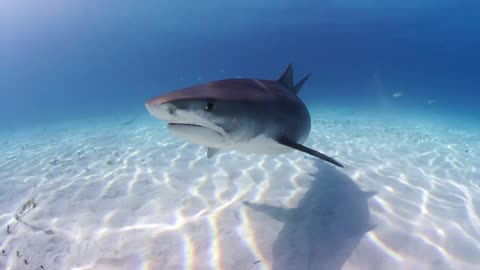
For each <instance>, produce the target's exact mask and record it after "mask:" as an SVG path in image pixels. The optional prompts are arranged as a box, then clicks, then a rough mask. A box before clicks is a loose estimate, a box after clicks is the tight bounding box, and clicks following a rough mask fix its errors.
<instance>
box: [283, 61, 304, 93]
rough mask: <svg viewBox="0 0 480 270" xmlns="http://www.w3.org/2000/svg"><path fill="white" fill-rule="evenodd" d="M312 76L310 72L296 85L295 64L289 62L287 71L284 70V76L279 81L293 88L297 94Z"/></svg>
mask: <svg viewBox="0 0 480 270" xmlns="http://www.w3.org/2000/svg"><path fill="white" fill-rule="evenodd" d="M310 76H311V74H308V75H307V76H305V77H304V78H303V79H301V80H300V81H299V82H298V83H297V84H296V85H295V84H294V82H293V66H292V64H289V65H288V67H287V69H286V70H285V72H283V74H282V76H281V77H280V79H278V80H277V81H278V82H279V83H281V84H282V85H283V86H285V87H286V88H288V89H290V90H292V91H293V92H294V93H295V94H298V92H299V91H300V89H301V88H302V86H303V84H304V83H305V82H306V81H307V80H308V78H310Z"/></svg>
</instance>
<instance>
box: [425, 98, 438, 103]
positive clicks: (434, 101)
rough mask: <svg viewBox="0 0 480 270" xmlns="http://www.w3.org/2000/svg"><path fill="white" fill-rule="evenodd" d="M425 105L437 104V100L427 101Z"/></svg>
mask: <svg viewBox="0 0 480 270" xmlns="http://www.w3.org/2000/svg"><path fill="white" fill-rule="evenodd" d="M427 103H428V104H433V103H437V100H435V99H429V100H428V101H427Z"/></svg>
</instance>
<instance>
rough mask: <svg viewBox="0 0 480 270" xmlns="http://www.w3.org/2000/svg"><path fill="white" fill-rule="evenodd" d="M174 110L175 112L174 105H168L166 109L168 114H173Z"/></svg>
mask: <svg viewBox="0 0 480 270" xmlns="http://www.w3.org/2000/svg"><path fill="white" fill-rule="evenodd" d="M176 110H177V107H175V105H169V106H168V109H167V111H168V113H169V114H175V111H176Z"/></svg>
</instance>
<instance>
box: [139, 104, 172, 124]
mask: <svg viewBox="0 0 480 270" xmlns="http://www.w3.org/2000/svg"><path fill="white" fill-rule="evenodd" d="M145 107H146V108H147V110H148V112H149V113H150V114H151V115H153V116H155V117H156V118H158V119H161V120H164V121H167V122H169V121H172V120H173V119H174V118H175V116H176V111H177V107H176V106H175V105H174V104H172V103H168V102H167V103H163V102H159V101H158V99H154V100H149V101H147V102H145Z"/></svg>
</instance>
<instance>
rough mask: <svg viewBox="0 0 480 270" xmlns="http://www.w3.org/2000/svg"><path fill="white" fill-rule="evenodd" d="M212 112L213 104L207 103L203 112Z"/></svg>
mask: <svg viewBox="0 0 480 270" xmlns="http://www.w3.org/2000/svg"><path fill="white" fill-rule="evenodd" d="M212 110H213V103H212V102H208V103H207V105H206V106H205V111H207V112H211V111H212Z"/></svg>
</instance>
